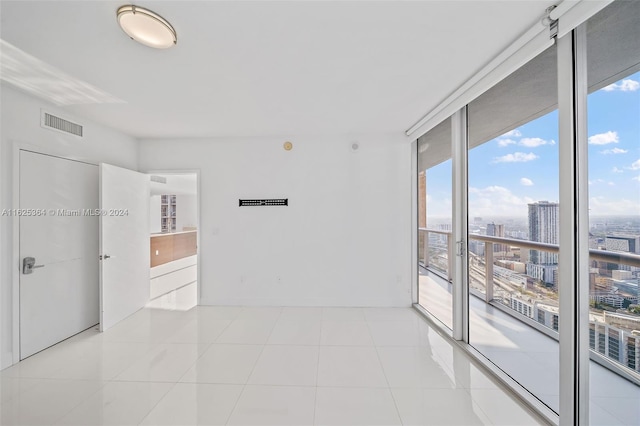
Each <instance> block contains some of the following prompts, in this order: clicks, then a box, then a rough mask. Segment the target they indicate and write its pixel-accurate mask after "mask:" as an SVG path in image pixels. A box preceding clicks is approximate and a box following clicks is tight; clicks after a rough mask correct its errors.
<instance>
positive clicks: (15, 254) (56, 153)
mask: <svg viewBox="0 0 640 426" xmlns="http://www.w3.org/2000/svg"><path fill="white" fill-rule="evenodd" d="M12 148H13V170H12V197H11V198H12V208H14V209H19V208H20V151H28V152H32V153H34V154H41V155H47V156H49V157H56V158H61V159H63V160H69V161H79V162H82V163H86V164H90V165H94V166H99V163H97V162H96V161H94V160H91V159H88V158H84V157H81V156H76V155H69V153H68V152H64V151H63V150H60V149H56V148H54V147H52V148H49V147H46V148H45V147H42V146H38V145H34V144H30V143H26V142H17V141H13V144H12ZM96 189H98V188H96ZM11 221H12V230H13V244H12V256H11V258H12V265H13V267H12V286H11V297H12V303H11V305H12V307H13V309H12V311H13V312H12V343H11V355H12V364H17V363H18V362H20V220H19V218H18V216H12V217H11Z"/></svg>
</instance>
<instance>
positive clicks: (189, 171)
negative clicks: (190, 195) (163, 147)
mask: <svg viewBox="0 0 640 426" xmlns="http://www.w3.org/2000/svg"><path fill="white" fill-rule="evenodd" d="M139 172H140V173H145V174H148V175H152V174H159V175H186V174H195V175H196V191H197V193H196V200H197V202H198V207H197V209H196V212H197V214H198V218H197V220H196V226H197V230H198V231H197V234H196V247H197V253H196V262H197V267H196V280H197V281H196V291H197V305H200V299H201V289H202V282H201V280H200V265H201V263H200V235H201V234H202V228H201V227H200V218H201V217H202V215H201V214H200V212H201V210H202V207H201V205H202V203H201V202H200V193H201V191H200V180H201V179H200V169H148V170H139ZM149 195H151V194H149Z"/></svg>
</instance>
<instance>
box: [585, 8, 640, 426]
mask: <svg viewBox="0 0 640 426" xmlns="http://www.w3.org/2000/svg"><path fill="white" fill-rule="evenodd" d="M586 34H587V36H586V49H587V85H588V92H589V95H588V98H587V106H588V109H587V115H588V141H587V143H588V150H589V151H588V155H589V167H588V174H589V248H590V249H591V256H590V264H589V266H590V274H589V285H588V290H589V299H590V315H589V324H581V326H582V327H589V346H590V348H591V351H592V355H591V357H592V359H594V361H597V362H598V363H596V362H591V364H590V393H591V398H590V399H591V405H590V411H591V416H590V417H591V424H602V425H605V424H613V423H614V422H619V423H620V424H640V406H639V403H638V401H640V300H639V299H638V298H639V296H640V292H639V290H638V288H639V285H640V261H639V260H638V259H639V258H640V256H639V255H640V3H639V2H614V3H613V4H611V5H610V6H608V7H606V8H605V9H603V10H602V11H601V12H600V13H598V14H597V15H595V16H593V17H592V18H591V19H589V21H588V22H587V23H586ZM586 288H587V286H585V289H586ZM607 366H609V367H610V368H606V367H607ZM614 371H615V372H614ZM625 377H626V379H625Z"/></svg>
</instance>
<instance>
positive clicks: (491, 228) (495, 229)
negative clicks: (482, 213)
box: [487, 222, 507, 252]
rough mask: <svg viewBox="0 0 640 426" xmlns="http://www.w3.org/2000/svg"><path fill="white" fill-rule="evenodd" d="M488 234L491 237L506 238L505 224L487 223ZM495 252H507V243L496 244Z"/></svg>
mask: <svg viewBox="0 0 640 426" xmlns="http://www.w3.org/2000/svg"><path fill="white" fill-rule="evenodd" d="M487 235H488V236H490V237H501V238H504V225H502V224H500V225H496V224H495V223H493V222H492V223H487ZM493 251H494V252H506V251H507V245H506V244H495V245H494V246H493Z"/></svg>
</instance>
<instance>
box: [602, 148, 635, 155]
mask: <svg viewBox="0 0 640 426" xmlns="http://www.w3.org/2000/svg"><path fill="white" fill-rule="evenodd" d="M627 152H629V151H627V150H626V149H622V148H612V149H605V150H604V151H600V154H605V155H607V154H626V153H627Z"/></svg>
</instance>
